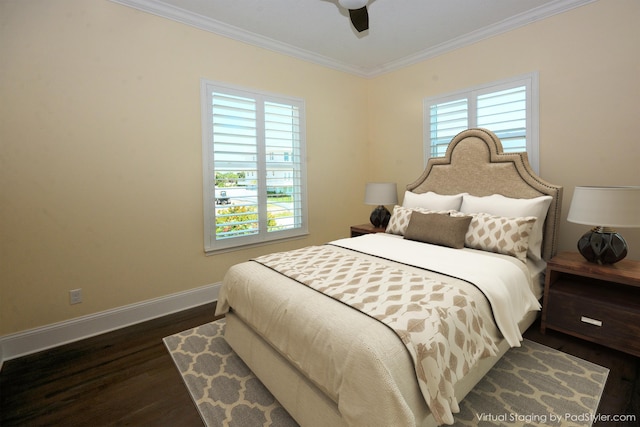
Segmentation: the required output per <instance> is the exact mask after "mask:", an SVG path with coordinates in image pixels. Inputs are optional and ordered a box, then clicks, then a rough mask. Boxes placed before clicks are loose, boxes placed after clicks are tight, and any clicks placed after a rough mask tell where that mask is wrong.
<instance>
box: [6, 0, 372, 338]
mask: <svg viewBox="0 0 640 427" xmlns="http://www.w3.org/2000/svg"><path fill="white" fill-rule="evenodd" d="M0 20H1V21H0V22H1V25H0V58H1V60H0V99H1V100H2V101H1V102H0V141H1V143H2V148H1V151H0V153H1V154H0V155H1V165H0V179H1V188H2V190H1V197H2V199H1V201H0V205H1V207H0V209H1V215H2V216H1V222H0V224H1V227H2V236H1V239H0V240H1V242H0V245H1V249H2V252H1V261H0V262H2V269H1V273H0V274H1V277H0V286H1V288H0V292H1V294H0V336H2V335H5V334H8V333H12V332H16V331H21V330H25V329H29V328H33V327H37V326H42V325H46V324H50V323H53V322H57V321H62V320H66V319H70V318H74V317H77V316H82V315H86V314H90V313H95V312H99V311H103V310H107V309H111V308H115V307H120V306H123V305H127V304H131V303H135V302H139V301H144V300H148V299H151V298H155V297H160V296H164V295H169V294H172V293H176V292H180V291H184V290H188V289H192V288H195V287H199V286H203V285H208V284H212V283H216V282H218V281H220V280H221V279H222V277H223V274H224V273H225V271H226V269H227V268H228V267H229V266H230V265H232V264H234V263H237V262H239V261H243V260H246V259H248V258H249V257H251V256H255V255H256V254H260V253H266V252H269V251H274V250H286V249H290V248H294V247H300V246H304V245H308V244H315V243H321V242H325V241H327V240H331V239H335V238H339V237H346V236H347V235H348V233H349V225H350V224H353V223H362V222H365V221H366V220H367V212H368V209H367V207H366V206H365V205H363V203H362V202H359V200H358V199H359V198H360V197H358V198H356V199H355V200H354V198H353V194H358V195H362V197H363V192H364V184H365V179H366V177H365V168H366V159H365V158H363V157H362V156H361V153H362V152H363V151H364V149H365V143H366V111H365V109H364V108H363V106H364V105H365V102H366V85H367V82H366V80H364V79H361V78H358V77H355V76H352V75H349V74H346V73H341V72H337V71H334V70H330V69H327V68H324V67H320V66H316V65H312V64H310V63H307V62H303V61H299V60H295V59H292V58H290V57H287V56H284V55H279V54H276V53H273V52H271V51H267V50H263V49H258V48H255V47H252V46H249V45H246V44H242V43H238V42H235V41H232V40H229V39H226V38H223V37H219V36H217V35H214V34H211V33H208V32H204V31H200V30H197V29H194V28H190V27H188V26H185V25H182V24H178V23H175V22H172V21H170V20H167V19H162V18H158V17H154V16H152V15H149V14H146V13H142V12H138V11H136V10H134V9H131V8H128V7H124V6H121V5H117V4H115V3H112V2H109V1H106V0H103V1H98V0H92V1H91V2H87V1H85V0H56V1H55V2H54V1H49V0H47V1H34V0H31V1H27V2H24V1H3V2H1V3H0ZM201 78H206V79H211V80H219V81H224V82H229V83H233V84H238V85H244V86H247V87H253V88H258V89H261V90H265V91H271V92H276V93H281V94H286V95H291V96H297V97H301V98H304V99H305V101H306V108H307V114H308V121H307V154H308V191H309V208H310V218H309V220H310V228H309V231H310V235H309V237H308V238H306V239H302V240H296V241H291V242H288V243H281V244H275V245H270V246H264V247H260V248H255V249H252V250H244V251H237V252H231V253H226V254H222V255H216V256H210V257H206V256H205V255H204V252H203V213H202V210H203V209H202V157H201V152H202V148H201V144H202V142H201V141H202V138H201V124H200V79H201ZM75 288H82V290H83V297H84V302H83V303H82V304H79V305H73V306H71V305H69V302H68V291H69V290H70V289H75Z"/></svg>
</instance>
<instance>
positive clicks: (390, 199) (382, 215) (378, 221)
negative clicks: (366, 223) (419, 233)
mask: <svg viewBox="0 0 640 427" xmlns="http://www.w3.org/2000/svg"><path fill="white" fill-rule="evenodd" d="M364 203H365V204H367V205H376V206H377V207H376V208H375V209H374V210H373V212H371V216H370V217H369V220H370V221H371V224H373V226H374V227H386V226H387V224H389V219H391V213H390V212H389V210H388V209H387V208H385V207H384V205H395V204H396V203H398V191H397V190H396V183H395V182H369V183H367V187H366V189H365V193H364Z"/></svg>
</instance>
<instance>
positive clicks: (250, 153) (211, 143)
mask: <svg viewBox="0 0 640 427" xmlns="http://www.w3.org/2000/svg"><path fill="white" fill-rule="evenodd" d="M201 90H202V94H201V97H202V134H203V137H202V141H203V143H202V146H203V147H202V148H203V149H202V152H203V162H204V168H203V171H204V232H205V236H204V242H205V251H206V252H207V253H211V252H214V251H217V250H222V249H230V248H235V247H239V246H244V245H253V244H260V243H264V242H268V241H272V240H277V239H284V238H289V237H296V236H300V235H304V234H307V208H306V183H305V154H304V153H305V126H304V124H305V117H304V101H303V100H301V99H296V98H289V97H285V96H279V95H273V94H268V93H264V92H258V91H253V90H245V89H242V88H238V87H234V86H228V85H224V84H219V83H214V82H210V81H206V80H203V81H202V84H201Z"/></svg>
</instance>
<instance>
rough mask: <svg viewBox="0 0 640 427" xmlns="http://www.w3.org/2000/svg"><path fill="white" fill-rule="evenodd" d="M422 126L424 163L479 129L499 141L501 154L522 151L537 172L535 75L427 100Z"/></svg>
mask: <svg viewBox="0 0 640 427" xmlns="http://www.w3.org/2000/svg"><path fill="white" fill-rule="evenodd" d="M424 123H425V136H424V144H425V147H424V152H425V163H426V161H427V160H428V159H429V157H442V156H444V154H445V151H446V150H447V145H448V144H449V142H450V141H451V139H453V137H454V136H456V135H457V134H458V133H459V132H461V131H463V130H465V129H468V128H475V127H481V128H486V129H489V130H491V131H493V132H494V133H495V134H496V135H497V136H498V138H500V140H501V141H502V146H503V148H504V151H505V153H508V152H522V151H526V152H527V154H528V157H529V163H530V164H531V166H532V168H533V169H534V170H535V171H536V172H538V75H537V73H531V74H527V75H525V76H519V77H515V78H513V79H509V80H506V81H501V82H496V83H490V84H487V85H483V86H480V87H475V88H470V89H467V90H464V91H460V92H456V93H453V94H447V95H443V96H437V97H432V98H427V99H425V101H424Z"/></svg>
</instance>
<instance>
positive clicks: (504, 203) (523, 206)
mask: <svg viewBox="0 0 640 427" xmlns="http://www.w3.org/2000/svg"><path fill="white" fill-rule="evenodd" d="M551 200H552V197H551V196H540V197H535V198H533V199H513V198H510V197H505V196H503V195H501V194H492V195H491V196H485V197H476V196H471V195H469V194H465V195H464V196H463V198H462V206H460V211H461V212H465V213H467V214H471V213H478V212H483V213H488V214H491V215H496V216H503V217H507V218H520V217H528V216H534V217H536V218H538V220H537V221H536V222H535V224H533V228H532V229H531V237H530V238H529V249H528V250H527V252H528V253H527V255H528V256H529V257H530V258H532V259H534V260H541V259H542V238H543V234H544V233H543V232H544V220H545V218H546V217H547V211H548V210H549V205H550V204H551Z"/></svg>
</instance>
